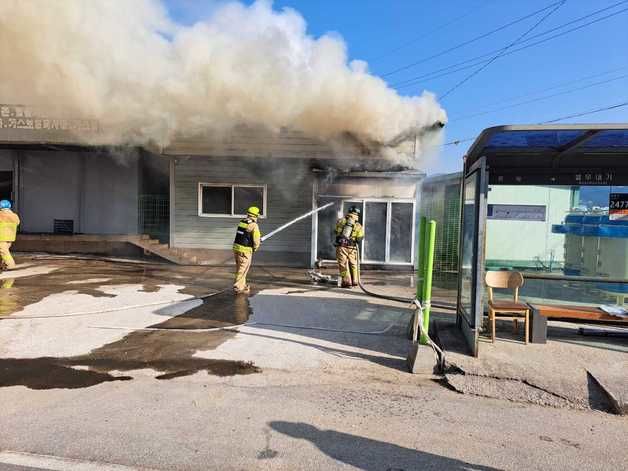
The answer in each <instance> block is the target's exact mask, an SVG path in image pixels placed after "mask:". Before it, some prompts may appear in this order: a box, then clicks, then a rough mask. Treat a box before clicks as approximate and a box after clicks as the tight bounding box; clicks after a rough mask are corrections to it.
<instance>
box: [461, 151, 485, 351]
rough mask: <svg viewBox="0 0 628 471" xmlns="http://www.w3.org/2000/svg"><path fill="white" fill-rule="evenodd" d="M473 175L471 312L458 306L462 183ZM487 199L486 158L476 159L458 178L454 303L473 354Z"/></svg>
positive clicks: (480, 297) (477, 328)
mask: <svg viewBox="0 0 628 471" xmlns="http://www.w3.org/2000/svg"><path fill="white" fill-rule="evenodd" d="M474 174H476V175H477V190H476V192H475V195H474V200H475V203H474V206H475V212H474V214H473V219H474V220H475V227H476V230H475V231H474V234H473V243H472V257H473V258H472V261H471V270H472V274H471V295H470V297H471V312H468V313H467V312H466V309H464V308H463V306H462V296H461V293H462V263H463V249H464V215H465V214H464V206H465V205H464V201H465V190H466V182H467V180H468V178H469V177H472V176H473V175H474ZM487 200H488V167H487V165H486V158H485V157H482V158H480V159H478V160H477V161H476V162H475V163H474V165H473V166H472V167H471V168H470V169H468V170H467V171H466V172H465V173H464V174H463V177H462V191H461V192H460V237H459V243H458V244H459V245H458V295H457V303H456V304H457V306H456V324H457V326H458V328H459V329H460V330H461V331H462V333H463V334H464V337H465V340H466V342H467V345H468V347H469V349H470V350H471V353H472V354H473V356H475V357H477V356H478V355H479V334H480V328H481V326H482V319H483V317H484V261H485V260H484V258H485V253H484V252H485V248H486V211H487Z"/></svg>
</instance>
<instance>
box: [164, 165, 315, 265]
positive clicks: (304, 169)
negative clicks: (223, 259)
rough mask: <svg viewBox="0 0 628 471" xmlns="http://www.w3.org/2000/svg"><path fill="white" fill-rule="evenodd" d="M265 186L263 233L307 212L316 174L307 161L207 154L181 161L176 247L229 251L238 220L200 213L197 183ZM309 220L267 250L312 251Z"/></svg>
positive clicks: (272, 242) (270, 243) (279, 237)
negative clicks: (266, 212) (265, 208)
mask: <svg viewBox="0 0 628 471" xmlns="http://www.w3.org/2000/svg"><path fill="white" fill-rule="evenodd" d="M199 182H203V183H242V184H259V185H262V184H265V185H267V186H268V190H267V210H268V215H267V217H266V218H264V219H260V220H259V224H260V228H261V230H262V234H265V233H268V232H270V231H272V230H273V229H275V228H277V227H279V226H280V225H282V224H285V223H286V222H288V221H289V220H291V219H293V218H295V217H297V216H300V215H301V214H303V213H305V212H307V211H309V210H310V209H311V206H312V174H311V172H310V169H309V165H308V162H307V161H298V160H294V161H292V160H272V159H244V158H203V157H191V158H186V159H178V161H177V163H176V171H175V224H174V226H175V228H174V231H175V233H174V237H175V239H174V240H175V243H176V247H187V248H203V249H231V245H232V243H233V238H234V235H235V228H236V225H237V223H238V219H237V218H214V217H211V218H209V217H199V216H198V184H199ZM311 229H312V225H311V222H310V220H304V221H301V222H299V223H297V224H295V225H294V226H292V227H290V228H289V229H286V230H285V231H284V232H282V233H280V234H278V235H276V236H275V237H273V238H271V239H269V240H268V242H266V243H265V245H264V248H265V250H267V251H274V252H282V251H286V252H303V253H309V251H310V243H311Z"/></svg>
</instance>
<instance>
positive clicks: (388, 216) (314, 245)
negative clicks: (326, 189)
mask: <svg viewBox="0 0 628 471" xmlns="http://www.w3.org/2000/svg"><path fill="white" fill-rule="evenodd" d="M318 198H334V199H338V200H340V201H339V202H340V204H341V209H342V206H344V204H345V203H348V202H355V203H361V204H362V205H363V212H362V221H363V224H364V221H365V220H366V203H387V207H386V211H387V212H386V247H385V249H386V255H385V260H384V261H378V260H365V259H364V258H363V257H364V244H362V248H361V250H360V260H361V261H362V262H363V263H369V264H372V265H387V266H400V267H411V266H414V257H415V245H416V244H415V243H414V240H415V237H416V208H417V205H416V199H415V198H364V197H356V196H348V195H328V194H320V195H319V194H315V195H314V197H313V198H312V206H313V208H314V209H315V208H316V204H317V200H318ZM393 203H406V204H411V205H412V225H411V227H412V233H411V236H410V237H411V241H412V243H411V244H410V261H409V262H391V261H390V231H391V225H392V211H391V208H392V204H393ZM314 220H315V221H313V223H312V228H313V230H315V231H316V233H315V234H312V259H313V261H314V262H315V261H316V259H317V257H318V230H319V225H318V213H317V214H316V215H315V217H314ZM364 230H365V232H366V231H368V228H367V227H366V225H364ZM321 261H322V262H324V263H325V262H326V263H331V262H333V263H335V262H336V260H330V259H322V260H321ZM314 262H313V263H312V264H314Z"/></svg>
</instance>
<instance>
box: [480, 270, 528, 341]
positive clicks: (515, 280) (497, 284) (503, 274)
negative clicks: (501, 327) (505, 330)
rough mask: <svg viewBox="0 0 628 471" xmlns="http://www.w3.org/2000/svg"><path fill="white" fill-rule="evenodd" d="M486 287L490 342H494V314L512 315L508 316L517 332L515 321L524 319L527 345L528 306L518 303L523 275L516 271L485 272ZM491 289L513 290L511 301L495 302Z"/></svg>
mask: <svg viewBox="0 0 628 471" xmlns="http://www.w3.org/2000/svg"><path fill="white" fill-rule="evenodd" d="M485 280H486V286H487V287H488V319H489V322H490V323H491V340H492V341H493V343H494V342H495V314H498V313H500V314H501V313H505V314H514V315H513V316H510V317H511V318H512V320H513V322H514V327H515V330H517V326H518V325H517V319H518V318H519V317H522V316H523V317H524V318H525V343H526V344H527V343H528V336H529V321H530V306H528V305H527V304H524V303H520V302H519V288H521V287H522V286H523V275H522V274H521V273H519V272H517V271H489V272H486V278H485ZM493 288H502V289H513V290H514V295H513V300H512V301H502V300H495V299H494V298H493Z"/></svg>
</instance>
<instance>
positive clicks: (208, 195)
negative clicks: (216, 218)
mask: <svg viewBox="0 0 628 471" xmlns="http://www.w3.org/2000/svg"><path fill="white" fill-rule="evenodd" d="M201 191H202V192H203V193H202V203H201V204H202V206H201V208H202V209H201V212H202V213H203V214H228V215H230V214H231V187H230V186H204V187H202V190H201Z"/></svg>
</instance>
